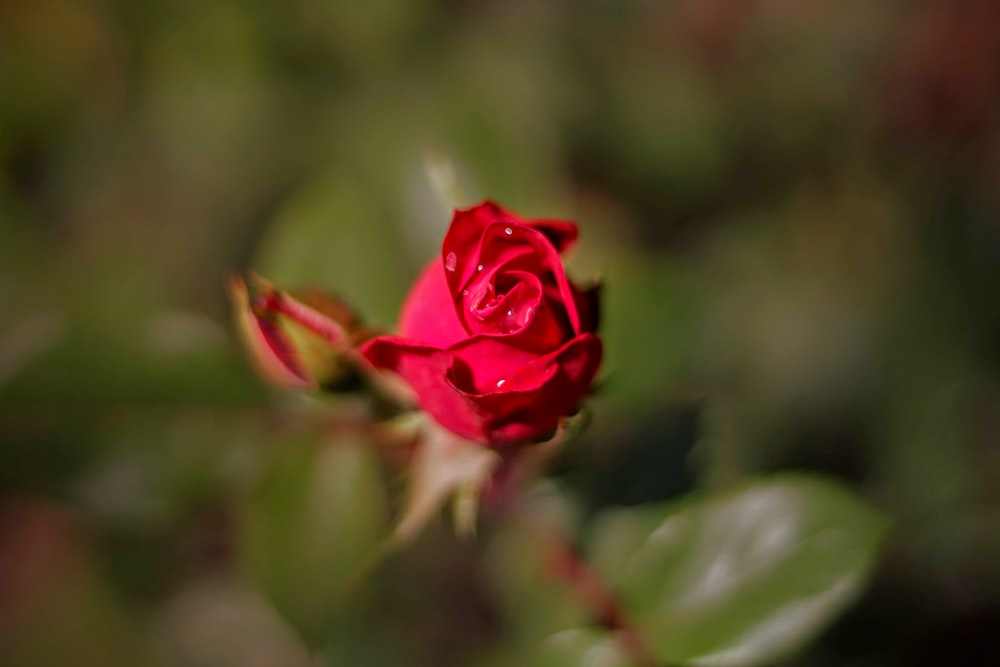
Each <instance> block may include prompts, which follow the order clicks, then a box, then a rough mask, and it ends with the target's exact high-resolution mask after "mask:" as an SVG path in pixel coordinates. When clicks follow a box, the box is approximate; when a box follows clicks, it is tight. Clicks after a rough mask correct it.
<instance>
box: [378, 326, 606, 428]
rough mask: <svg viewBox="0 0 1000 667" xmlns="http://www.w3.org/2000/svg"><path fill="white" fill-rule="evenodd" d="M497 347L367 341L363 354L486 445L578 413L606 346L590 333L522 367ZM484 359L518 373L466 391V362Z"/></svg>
mask: <svg viewBox="0 0 1000 667" xmlns="http://www.w3.org/2000/svg"><path fill="white" fill-rule="evenodd" d="M497 345H502V342H501V339H497V338H487V337H480V338H478V339H477V340H476V341H474V343H469V344H468V345H467V346H462V347H461V348H459V349H455V350H453V351H451V352H449V351H447V350H439V349H435V348H432V347H429V346H426V345H420V344H417V343H414V342H412V341H407V340H403V339H399V338H392V337H388V336H383V337H380V338H376V339H374V340H371V341H369V342H368V343H367V344H366V345H365V346H364V347H362V348H361V352H362V354H363V355H364V356H365V358H366V359H368V360H369V362H371V363H372V365H374V366H375V367H377V368H381V369H386V370H390V371H393V372H396V373H399V374H400V375H401V376H403V378H404V379H405V380H406V381H407V382H409V383H410V385H411V386H412V387H413V388H414V390H415V391H416V393H417V395H418V397H419V401H420V405H421V407H422V408H423V409H424V410H425V411H426V412H427V413H428V414H430V415H431V417H433V418H434V419H435V420H436V421H437V422H438V423H440V424H441V425H442V426H444V427H445V428H447V429H449V430H451V431H453V432H454V433H456V434H458V435H460V436H462V437H465V438H469V439H471V440H475V441H477V442H480V443H483V444H487V445H506V444H513V443H518V442H527V441H532V440H537V439H540V438H542V437H544V436H545V435H547V434H548V433H549V432H551V431H552V430H553V429H554V428H555V427H556V425H557V424H558V422H559V419H560V418H561V417H564V416H566V415H569V414H571V413H572V412H573V411H574V410H575V409H576V407H577V405H578V404H579V402H580V401H581V400H582V399H583V397H584V396H585V395H586V393H587V391H588V390H589V388H590V385H591V383H592V382H593V379H594V376H595V375H596V373H597V369H598V368H599V366H600V363H601V355H602V345H601V341H600V339H599V338H598V337H597V336H595V335H593V334H589V333H587V334H582V335H580V336H577V337H576V338H574V339H573V340H571V341H569V342H568V343H566V344H565V345H563V346H562V347H561V348H559V349H558V350H555V351H554V352H552V353H550V354H548V355H545V356H543V357H534V358H531V359H529V360H528V361H527V362H526V363H519V361H520V359H518V356H517V352H516V351H515V350H512V349H504V350H499V349H497V348H496V346H497ZM472 348H478V349H472ZM479 354H483V355H486V354H498V355H506V356H505V361H504V363H505V364H510V368H513V369H514V370H512V371H511V373H510V374H509V375H508V377H507V378H506V381H505V382H503V383H501V385H500V387H499V389H497V388H495V387H493V388H492V389H493V390H492V391H482V392H479V391H475V387H474V386H473V387H470V388H471V389H473V391H470V390H469V389H466V388H465V387H468V384H467V383H468V380H469V379H470V378H471V370H470V368H471V366H470V365H469V364H467V363H466V362H465V360H463V357H464V358H465V359H468V360H473V359H475V358H476V357H473V356H472V355H479ZM528 358H529V357H528V355H525V356H524V357H522V359H528ZM479 361H482V359H479ZM493 367H494V368H498V367H499V364H495V365H494V366H493ZM463 376H464V377H463ZM456 380H457V381H456Z"/></svg>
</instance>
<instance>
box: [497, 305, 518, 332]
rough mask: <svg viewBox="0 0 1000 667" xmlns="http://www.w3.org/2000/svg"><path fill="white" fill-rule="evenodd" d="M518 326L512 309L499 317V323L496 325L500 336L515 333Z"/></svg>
mask: <svg viewBox="0 0 1000 667" xmlns="http://www.w3.org/2000/svg"><path fill="white" fill-rule="evenodd" d="M519 326H520V322H518V319H517V315H516V314H515V313H514V310H513V309H510V310H508V311H507V312H506V313H504V314H503V315H502V316H501V317H500V322H499V324H498V328H499V329H500V333H502V334H507V333H510V332H512V331H517V329H518V328H519Z"/></svg>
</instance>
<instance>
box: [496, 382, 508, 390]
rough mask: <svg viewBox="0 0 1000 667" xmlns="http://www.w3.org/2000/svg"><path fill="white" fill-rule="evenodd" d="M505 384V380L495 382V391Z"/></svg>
mask: <svg viewBox="0 0 1000 667" xmlns="http://www.w3.org/2000/svg"><path fill="white" fill-rule="evenodd" d="M506 383H507V380H497V389H500V388H501V387H503V386H504V385H505V384H506Z"/></svg>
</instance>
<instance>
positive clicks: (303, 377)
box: [229, 275, 374, 391]
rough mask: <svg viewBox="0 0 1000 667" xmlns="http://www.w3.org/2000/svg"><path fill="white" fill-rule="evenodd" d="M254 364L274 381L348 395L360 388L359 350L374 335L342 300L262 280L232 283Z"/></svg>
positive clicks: (236, 278)
mask: <svg viewBox="0 0 1000 667" xmlns="http://www.w3.org/2000/svg"><path fill="white" fill-rule="evenodd" d="M229 295H230V298H231V299H232V301H233V309H234V311H233V314H234V317H235V319H236V323H237V328H238V329H239V331H240V334H241V336H242V337H243V342H244V344H245V345H246V347H247V350H248V352H249V355H250V359H251V361H252V362H253V364H254V366H255V367H256V369H257V371H258V373H259V374H260V375H261V376H262V377H263V378H264V379H266V380H268V381H269V382H272V383H274V384H277V385H280V386H283V387H292V388H298V389H317V388H324V389H330V390H333V391H346V390H349V389H353V388H355V387H356V386H357V384H358V374H357V372H356V366H355V363H354V361H353V357H354V348H355V347H356V346H358V345H360V344H361V343H363V342H364V341H365V340H367V339H368V338H370V337H371V336H372V335H373V333H374V332H371V331H370V330H368V329H366V328H364V327H363V326H361V324H360V322H359V320H358V318H357V316H356V314H355V313H354V311H353V310H352V309H351V308H350V307H349V306H348V305H347V304H345V303H344V302H343V301H341V300H339V299H337V298H336V297H333V296H331V295H328V294H324V293H322V292H320V291H317V290H300V291H294V292H285V291H282V290H279V289H277V288H275V287H274V285H272V284H271V283H270V282H268V281H267V280H265V279H263V278H261V277H260V276H256V275H251V276H250V278H249V284H248V282H247V281H244V280H243V278H242V277H240V276H233V277H232V279H231V280H230V283H229Z"/></svg>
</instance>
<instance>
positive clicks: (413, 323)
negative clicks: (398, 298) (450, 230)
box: [399, 259, 469, 348]
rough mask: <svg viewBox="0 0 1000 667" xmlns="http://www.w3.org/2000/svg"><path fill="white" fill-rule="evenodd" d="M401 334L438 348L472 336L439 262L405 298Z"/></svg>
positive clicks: (400, 327)
mask: <svg viewBox="0 0 1000 667" xmlns="http://www.w3.org/2000/svg"><path fill="white" fill-rule="evenodd" d="M399 333H400V334H401V335H402V336H403V337H404V338H410V339H413V340H415V341H419V342H421V343H426V344H427V345H431V346H433V347H438V348H446V347H450V346H451V345H453V344H455V343H457V342H458V341H461V340H465V339H466V338H468V337H469V332H468V331H467V330H466V328H465V325H464V324H463V323H462V320H461V319H460V318H459V316H458V313H457V312H456V311H455V303H454V301H453V299H452V297H451V293H450V292H449V291H448V281H447V279H446V278H445V273H444V266H443V265H442V264H441V260H440V259H434V260H433V261H431V263H430V264H428V265H427V267H426V268H425V269H424V270H423V272H422V273H421V274H420V276H419V277H418V278H417V282H416V283H415V284H414V285H413V287H412V288H411V289H410V293H409V294H408V295H407V296H406V302H405V303H404V304H403V310H402V313H401V314H400V316H399Z"/></svg>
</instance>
